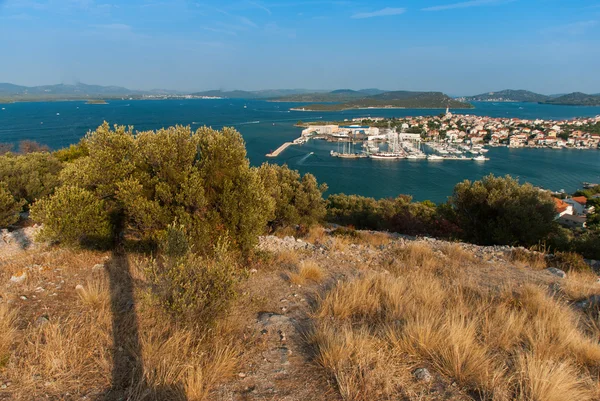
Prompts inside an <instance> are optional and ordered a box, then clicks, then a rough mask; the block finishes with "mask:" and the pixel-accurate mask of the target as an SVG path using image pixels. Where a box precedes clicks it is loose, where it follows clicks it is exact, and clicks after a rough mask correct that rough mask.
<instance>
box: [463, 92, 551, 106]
mask: <svg viewBox="0 0 600 401" xmlns="http://www.w3.org/2000/svg"><path fill="white" fill-rule="evenodd" d="M464 99H465V100H466V101H467V102H532V103H539V102H544V101H546V100H548V99H550V96H546V95H540V94H539V93H535V92H530V91H527V90H513V89H506V90H503V91H499V92H488V93H482V94H481V95H475V96H467V97H465V98H464Z"/></svg>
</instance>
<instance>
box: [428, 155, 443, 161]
mask: <svg viewBox="0 0 600 401" xmlns="http://www.w3.org/2000/svg"><path fill="white" fill-rule="evenodd" d="M427 160H444V158H443V157H442V156H438V155H429V156H427Z"/></svg>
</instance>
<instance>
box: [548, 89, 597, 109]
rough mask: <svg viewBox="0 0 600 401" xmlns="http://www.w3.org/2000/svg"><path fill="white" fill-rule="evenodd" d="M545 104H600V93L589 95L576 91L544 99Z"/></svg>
mask: <svg viewBox="0 0 600 401" xmlns="http://www.w3.org/2000/svg"><path fill="white" fill-rule="evenodd" d="M543 103H545V104H556V105H565V106H600V95H588V94H585V93H581V92H574V93H570V94H568V95H563V96H559V97H556V98H553V99H548V100H546V101H544V102H543Z"/></svg>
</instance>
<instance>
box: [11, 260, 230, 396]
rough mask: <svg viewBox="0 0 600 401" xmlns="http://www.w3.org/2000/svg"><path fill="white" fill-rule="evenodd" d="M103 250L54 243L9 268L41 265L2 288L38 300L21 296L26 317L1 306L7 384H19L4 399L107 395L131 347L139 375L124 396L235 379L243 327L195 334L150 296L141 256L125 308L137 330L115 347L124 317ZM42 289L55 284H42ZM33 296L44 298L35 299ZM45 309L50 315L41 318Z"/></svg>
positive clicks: (126, 325)
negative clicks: (98, 267)
mask: <svg viewBox="0 0 600 401" xmlns="http://www.w3.org/2000/svg"><path fill="white" fill-rule="evenodd" d="M104 256H105V255H104V254H101V253H92V252H87V251H85V252H81V253H80V252H78V251H70V250H69V251H64V250H60V249H53V250H50V251H49V252H44V253H40V252H38V253H37V254H31V255H29V254H25V255H23V257H22V258H21V259H19V260H15V261H14V262H12V261H11V262H10V263H7V264H6V265H5V266H7V268H8V269H9V272H8V273H6V271H5V274H11V272H12V271H18V270H20V269H23V268H24V267H25V266H28V265H33V264H35V265H36V266H35V267H34V268H32V269H29V270H28V272H30V273H31V274H30V277H29V279H28V282H27V283H24V284H23V285H20V286H15V285H7V287H6V288H3V289H2V293H3V294H4V293H6V294H7V297H9V298H8V299H10V298H13V299H15V298H16V299H17V300H18V295H19V294H23V293H24V294H27V296H28V298H29V299H30V301H28V302H25V301H22V302H23V305H24V308H22V309H21V310H20V312H19V313H18V315H17V314H16V313H15V312H14V311H13V312H11V311H9V309H7V306H6V304H0V357H1V362H2V364H0V381H3V382H4V381H10V382H11V383H12V384H11V386H10V387H9V388H8V389H7V390H2V392H3V393H2V395H0V398H2V397H3V396H5V395H6V394H8V398H9V399H15V400H32V399H85V398H87V399H98V396H101V394H104V393H106V392H107V391H108V390H109V389H110V388H111V383H112V379H113V378H112V371H113V368H114V365H115V363H116V362H115V359H114V358H113V352H116V353H117V354H119V353H123V352H126V354H125V355H127V354H128V353H130V354H131V357H132V359H131V363H132V364H133V366H135V367H136V371H138V372H139V373H140V376H139V379H137V378H135V377H134V379H135V380H132V381H131V382H130V383H128V384H129V387H128V388H127V389H125V390H126V394H124V395H123V397H124V398H127V399H129V400H132V401H135V400H139V401H141V400H145V401H148V400H163V399H173V400H178V399H181V400H187V401H199V400H206V399H210V398H211V396H210V395H209V394H210V391H211V390H212V389H213V388H214V386H215V385H216V383H217V382H219V381H220V380H224V379H226V378H228V377H230V376H231V374H232V373H233V370H234V368H235V364H236V362H237V358H238V350H237V346H235V345H234V342H233V339H234V338H235V334H234V333H233V332H232V331H231V330H228V329H226V327H225V328H223V327H222V325H221V326H219V325H218V326H217V327H213V328H212V330H211V331H202V330H199V331H194V332H191V331H187V330H185V329H183V328H181V327H179V326H178V325H177V324H176V322H174V321H173V320H171V319H170V317H169V316H166V315H165V314H164V312H163V311H162V310H160V309H157V307H156V305H155V303H153V302H151V298H149V297H148V296H147V294H148V286H147V284H146V283H145V277H144V274H143V272H144V270H145V269H144V268H143V266H140V260H139V258H137V259H135V258H132V263H131V264H132V265H133V267H132V268H131V270H132V276H133V278H134V280H133V283H134V288H133V294H134V300H133V301H134V304H133V308H132V309H127V310H123V311H117V312H116V313H119V314H122V316H123V318H122V319H121V320H120V323H118V324H119V328H120V330H121V331H122V332H123V333H130V334H132V335H133V337H129V334H127V335H126V338H122V339H120V340H118V341H119V343H118V344H113V341H114V339H113V329H114V327H115V326H114V324H115V322H118V321H119V320H115V321H113V319H115V315H114V311H113V310H112V309H111V307H110V305H111V300H110V290H109V283H108V274H107V272H105V271H100V272H93V271H92V269H91V268H92V266H94V264H96V263H99V262H101V261H102V260H103V258H104ZM111 263H116V262H111ZM3 267H4V266H3ZM116 268H124V267H123V266H116ZM7 281H8V280H7ZM7 281H5V282H7ZM78 283H83V285H78ZM114 284H115V285H114V287H115V288H123V286H124V284H123V283H121V282H118V283H114ZM41 287H44V288H46V290H45V291H43V292H36V291H35V289H36V288H41ZM55 288H56V289H55ZM58 288H60V289H58ZM53 291H56V292H57V294H56V296H53V294H52V292H53ZM34 295H35V296H36V297H37V299H43V302H40V303H39V304H38V303H35V302H31V299H35V298H34ZM38 306H39V309H36V308H37V307H38ZM42 307H43V308H42ZM42 315H46V316H47V317H48V320H47V321H45V322H44V321H41V322H40V321H39V320H38V318H39V317H40V316H42ZM131 316H134V317H135V319H131V318H130V317H131ZM17 327H18V329H16V328H17ZM135 333H137V334H138V337H136V336H135V335H134V334H135ZM134 337H136V338H134ZM135 343H137V344H139V346H137V347H136V346H134V345H135ZM121 359H122V358H121ZM7 391H8V393H6V392H7ZM100 398H102V396H101V397H100Z"/></svg>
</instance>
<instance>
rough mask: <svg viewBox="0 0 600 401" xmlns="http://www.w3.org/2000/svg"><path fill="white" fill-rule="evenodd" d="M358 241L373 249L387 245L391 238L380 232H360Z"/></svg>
mask: <svg viewBox="0 0 600 401" xmlns="http://www.w3.org/2000/svg"><path fill="white" fill-rule="evenodd" d="M359 239H360V241H359V242H360V243H361V244H365V245H369V246H371V247H374V248H379V247H381V246H385V245H389V244H390V243H391V242H392V237H391V236H390V235H389V234H387V233H382V232H360V235H359Z"/></svg>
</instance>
